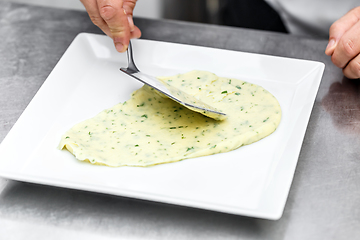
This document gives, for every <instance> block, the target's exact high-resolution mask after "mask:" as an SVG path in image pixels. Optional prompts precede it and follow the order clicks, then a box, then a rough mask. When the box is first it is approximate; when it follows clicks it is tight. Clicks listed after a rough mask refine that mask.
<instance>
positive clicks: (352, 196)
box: [0, 2, 360, 240]
mask: <svg viewBox="0 0 360 240" xmlns="http://www.w3.org/2000/svg"><path fill="white" fill-rule="evenodd" d="M136 24H137V25H138V26H139V27H140V29H142V32H143V38H145V39H153V40H160V41H169V42H179V43H185V44H193V45H200V46H208V47H217V48H223V49H231V50H238V51H246V52H252V53H262V54H269V55H276V56H284V57H295V58H300V59H309V60H316V61H321V62H324V63H325V64H326V69H325V72H324V76H323V79H322V83H321V85H320V89H319V92H318V94H317V97H316V101H315V105H314V108H313V112H312V115H311V118H310V122H309V125H308V128H307V132H306V135H305V139H304V142H303V146H302V150H301V153H300V156H299V162H298V166H297V169H296V172H295V176H294V180H293V183H292V187H291V190H290V194H289V197H288V201H287V204H286V207H285V211H284V214H283V217H282V218H281V219H280V220H278V221H270V220H262V219H255V218H247V217H242V216H235V215H229V214H222V213H216V212H211V211H204V210H200V209H193V208H185V207H179V206H173V205H167V204H161V203H154V202H147V201H140V200H135V199H129V198H122V197H115V196H109V195H103V194H96V193H90V192H83V191H75V190H68V189H62V188H56V187H50V186H42V185H36V184H30V183H23V182H17V181H12V180H6V179H0V239H44V238H46V239H74V238H75V237H76V238H78V239H83V238H85V237H86V238H87V239H118V238H120V239H121V238H122V239H291V240H297V239H299V240H300V239H301V240H303V239H357V238H359V236H360V228H359V225H360V208H359V206H360V184H359V183H360V157H359V156H360V148H359V146H360V136H359V128H360V127H359V120H360V119H359V118H360V116H359V108H360V106H359V97H360V96H359V95H360V93H359V83H358V82H357V81H350V80H348V79H345V78H344V77H343V75H342V72H341V70H340V69H337V68H336V67H335V66H333V65H332V63H331V61H330V58H329V57H327V56H326V55H325V54H324V50H325V47H326V44H327V42H326V41H324V40H313V39H306V38H295V37H293V36H288V35H284V34H275V33H269V32H260V31H251V30H244V29H236V28H230V27H219V26H211V25H202V24H190V23H184V22H174V21H154V20H146V19H136ZM79 32H94V33H100V31H99V30H98V29H97V28H96V27H95V26H93V25H92V23H91V22H90V20H89V19H88V16H87V14H86V13H83V12H76V11H68V10H58V9H51V8H40V7H31V6H28V5H20V4H9V3H6V2H1V5H0V36H1V41H0V63H1V64H0V141H1V140H2V139H4V137H5V136H6V134H7V133H8V131H9V130H10V128H11V127H12V126H13V125H14V123H15V122H16V120H17V119H18V117H19V116H20V114H21V113H22V111H23V110H24V109H25V107H26V106H27V104H28V103H29V102H30V100H31V99H32V97H33V96H34V95H35V93H36V92H37V90H38V89H39V87H40V86H41V85H42V83H43V82H44V80H45V79H46V77H47V76H48V74H49V73H50V72H51V70H52V69H53V68H54V66H55V64H56V63H57V61H58V60H59V58H60V57H61V56H62V54H63V53H64V51H65V50H66V48H67V47H68V46H69V44H70V42H71V41H72V39H74V37H75V36H76V35H77V34H78V33H79Z"/></svg>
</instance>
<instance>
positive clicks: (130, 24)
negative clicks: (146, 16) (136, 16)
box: [127, 15, 135, 32]
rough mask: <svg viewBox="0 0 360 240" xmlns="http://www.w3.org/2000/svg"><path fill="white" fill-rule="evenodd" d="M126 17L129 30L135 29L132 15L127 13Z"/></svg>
mask: <svg viewBox="0 0 360 240" xmlns="http://www.w3.org/2000/svg"><path fill="white" fill-rule="evenodd" d="M127 19H128V22H129V26H130V32H133V31H134V30H135V27H134V21H133V18H132V16H130V15H128V16H127Z"/></svg>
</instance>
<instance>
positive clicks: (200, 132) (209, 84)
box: [59, 71, 281, 167]
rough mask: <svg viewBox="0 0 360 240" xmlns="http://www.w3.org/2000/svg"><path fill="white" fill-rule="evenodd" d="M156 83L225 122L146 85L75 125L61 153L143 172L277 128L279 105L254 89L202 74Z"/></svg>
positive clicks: (228, 147) (233, 145)
mask: <svg viewBox="0 0 360 240" xmlns="http://www.w3.org/2000/svg"><path fill="white" fill-rule="evenodd" d="M159 79H160V80H161V81H163V82H164V83H166V84H170V85H172V86H174V87H177V88H180V89H181V90H183V91H185V92H186V93H188V94H191V95H193V96H195V97H196V98H197V99H199V100H201V101H203V102H204V103H206V104H208V105H210V106H213V107H214V108H216V109H219V110H220V111H222V112H224V113H225V114H226V115H227V118H226V119H225V120H223V121H218V120H215V119H211V118H209V117H206V116H204V115H202V114H200V113H197V112H194V111H191V110H190V109H187V108H186V107H184V106H182V105H180V104H178V103H176V102H174V101H173V100H171V99H169V98H167V97H165V96H162V95H160V94H158V93H157V92H156V90H154V89H152V88H150V87H148V86H146V85H144V86H143V87H142V88H140V89H138V90H136V91H135V92H134V93H133V94H132V96H131V98H130V99H129V100H128V101H126V102H123V103H119V104H117V105H115V106H113V107H112V108H109V109H106V110H104V111H102V112H101V113H99V114H98V115H96V116H95V117H94V118H91V119H88V120H85V121H83V122H81V123H78V124H76V125H75V126H74V127H72V128H71V129H70V130H68V131H67V132H66V133H65V134H64V135H63V136H62V138H61V141H60V144H59V148H60V149H63V148H66V149H67V150H69V151H70V152H71V153H73V154H74V155H75V157H76V158H77V159H78V160H80V161H88V162H90V163H92V164H101V165H107V166H111V167H119V166H141V167H145V166H152V165H156V164H162V163H170V162H176V161H179V160H183V159H188V158H195V157H200V156H206V155H211V154H217V153H223V152H228V151H231V150H234V149H237V148H239V147H241V146H244V145H247V144H251V143H253V142H256V141H258V140H260V139H262V138H264V137H266V136H268V135H270V134H271V133H272V132H274V131H275V130H276V128H277V127H278V125H279V123H280V120H281V108H280V105H279V103H278V101H277V100H276V98H275V97H274V96H273V95H272V94H271V93H269V92H268V91H267V90H265V89H264V88H262V87H260V86H258V85H255V84H252V83H248V82H244V81H241V80H237V79H232V78H231V79H230V78H223V77H218V76H216V75H215V74H213V73H210V72H206V71H191V72H188V73H185V74H179V75H176V76H171V77H160V78H159Z"/></svg>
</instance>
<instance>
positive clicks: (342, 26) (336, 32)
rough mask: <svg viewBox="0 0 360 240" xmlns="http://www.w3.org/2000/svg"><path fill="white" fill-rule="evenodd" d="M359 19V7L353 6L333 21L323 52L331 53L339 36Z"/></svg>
mask: <svg viewBox="0 0 360 240" xmlns="http://www.w3.org/2000/svg"><path fill="white" fill-rule="evenodd" d="M359 19H360V7H357V8H354V9H352V10H351V11H349V12H348V13H347V14H345V15H344V16H343V17H341V18H340V19H339V20H337V21H336V22H334V23H333V24H332V25H331V27H330V30H329V43H328V45H327V47H326V50H325V54H326V55H329V56H330V55H332V54H333V52H334V50H335V48H336V46H337V44H338V42H339V40H340V38H341V37H342V36H343V35H344V33H346V32H347V31H348V30H349V29H351V28H352V27H353V26H354V25H355V24H356V23H357V22H358V21H359Z"/></svg>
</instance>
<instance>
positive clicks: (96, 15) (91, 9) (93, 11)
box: [80, 0, 111, 37]
mask: <svg viewBox="0 0 360 240" xmlns="http://www.w3.org/2000/svg"><path fill="white" fill-rule="evenodd" d="M80 1H81V3H82V4H83V5H84V7H85V9H86V11H87V13H88V14H89V17H90V20H91V21H92V22H93V23H94V24H95V25H96V26H98V27H99V28H100V29H101V30H102V31H103V32H104V33H105V34H106V35H108V36H109V37H111V33H110V29H109V27H108V26H107V24H106V22H105V21H104V19H103V18H102V17H101V16H100V12H99V8H98V5H97V1H96V0H80Z"/></svg>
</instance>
